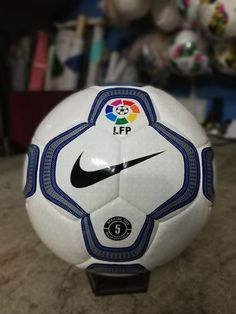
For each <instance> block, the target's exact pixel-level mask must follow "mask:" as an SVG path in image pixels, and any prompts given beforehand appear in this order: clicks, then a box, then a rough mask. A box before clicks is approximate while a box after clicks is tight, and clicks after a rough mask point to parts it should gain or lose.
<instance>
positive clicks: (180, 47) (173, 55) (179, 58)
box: [169, 30, 210, 76]
mask: <svg viewBox="0 0 236 314" xmlns="http://www.w3.org/2000/svg"><path fill="white" fill-rule="evenodd" d="M169 63H170V68H171V70H172V71H173V72H174V73H176V74H181V75H185V76H191V75H198V74H204V73H208V72H209V71H210V66H209V57H208V55H207V44H206V42H205V41H204V39H203V38H202V37H200V35H198V34H197V33H196V32H194V31H190V30H182V31H180V32H179V33H177V35H176V37H175V38H174V42H173V44H172V45H171V46H170V47H169Z"/></svg>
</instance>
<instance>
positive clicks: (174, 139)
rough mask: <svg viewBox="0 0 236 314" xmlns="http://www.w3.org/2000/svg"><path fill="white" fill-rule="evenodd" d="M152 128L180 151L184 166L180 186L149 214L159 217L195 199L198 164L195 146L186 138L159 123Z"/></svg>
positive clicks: (197, 182) (198, 181)
mask: <svg viewBox="0 0 236 314" xmlns="http://www.w3.org/2000/svg"><path fill="white" fill-rule="evenodd" d="M153 128H154V129H155V130H156V131H157V132H158V133H159V134H161V135H162V136H163V137H164V138H165V139H166V140H167V141H169V142H170V143H171V144H172V145H174V146H175V147H176V148H177V149H178V150H179V151H180V153H181V154H182V156H183V159H184V166H185V171H184V183H183V186H182V188H181V189H180V190H179V191H178V192H177V193H176V194H175V195H173V196H172V197H171V198H170V199H168V200H167V201H166V202H164V203H163V204H161V205H160V206H159V207H158V208H156V209H155V210H154V211H153V212H152V213H151V215H150V216H151V217H152V218H154V219H160V218H163V217H164V216H166V215H168V214H170V213H171V212H173V211H175V210H177V209H179V208H181V207H183V206H186V205H187V204H189V203H191V202H192V201H193V200H194V199H195V197H196V195H197V193H198V190H199V185H200V165H199V157H198V152H197V150H196V148H195V147H194V145H193V144H192V143H191V142H189V141H188V140H187V139H186V138H184V137H183V136H181V135H179V134H177V133H175V132H174V131H172V130H170V129H169V128H167V127H166V126H164V125H163V124H161V123H156V124H154V125H153Z"/></svg>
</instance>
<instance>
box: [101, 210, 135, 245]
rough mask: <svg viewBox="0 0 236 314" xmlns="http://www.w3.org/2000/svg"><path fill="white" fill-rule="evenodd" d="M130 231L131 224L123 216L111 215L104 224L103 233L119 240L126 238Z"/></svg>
mask: <svg viewBox="0 0 236 314" xmlns="http://www.w3.org/2000/svg"><path fill="white" fill-rule="evenodd" d="M131 231H132V225H131V223H130V222H129V220H128V219H126V218H124V217H118V216H117V217H112V218H110V219H108V220H107V221H106V223H105V225H104V233H105V235H106V236H107V237H108V238H109V239H111V240H114V241H120V240H124V239H125V238H127V237H128V236H129V235H130V233H131Z"/></svg>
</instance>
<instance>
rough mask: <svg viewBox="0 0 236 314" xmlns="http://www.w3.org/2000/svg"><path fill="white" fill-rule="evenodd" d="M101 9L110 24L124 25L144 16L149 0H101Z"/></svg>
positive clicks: (148, 7)
mask: <svg viewBox="0 0 236 314" xmlns="http://www.w3.org/2000/svg"><path fill="white" fill-rule="evenodd" d="M101 7H102V9H103V11H104V12H105V14H106V16H107V17H108V18H109V20H110V22H111V23H112V24H115V25H122V24H123V25H124V24H127V22H128V21H133V20H137V19H139V18H141V17H143V16H144V15H146V14H147V12H148V11H149V10H150V7H151V0H102V1H101Z"/></svg>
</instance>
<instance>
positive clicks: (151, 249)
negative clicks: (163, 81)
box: [24, 86, 214, 275]
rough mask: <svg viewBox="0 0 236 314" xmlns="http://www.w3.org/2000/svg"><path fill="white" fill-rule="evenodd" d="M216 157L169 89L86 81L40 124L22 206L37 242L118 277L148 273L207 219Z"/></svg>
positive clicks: (71, 260) (31, 150) (69, 259)
mask: <svg viewBox="0 0 236 314" xmlns="http://www.w3.org/2000/svg"><path fill="white" fill-rule="evenodd" d="M212 161H213V152H212V148H211V146H210V143H209V141H208V139H207V137H206V135H205V133H204V131H203V130H202V128H201V127H200V126H199V125H198V123H197V122H196V120H195V119H194V118H193V116H192V115H191V114H190V113H189V112H188V111H187V110H186V109H185V108H184V107H183V106H182V105H181V104H180V103H179V102H178V101H177V100H175V99H174V98H172V97H171V96H169V95H168V94H166V93H165V92H163V91H161V90H158V89H156V88H153V87H150V86H146V87H132V86H116V87H115V86H107V87H98V86H95V87H90V88H88V89H85V90H83V91H80V92H78V93H76V94H74V95H72V96H70V97H69V98H67V99H65V100H64V101H63V102H62V103H61V104H59V105H58V106H57V107H56V108H55V109H54V110H52V111H51V113H49V115H48V116H47V117H46V118H45V119H44V120H43V122H42V123H41V124H40V126H39V127H38V129H37V130H36V132H35V134H34V136H33V139H32V143H31V145H30V148H29V152H28V154H27V157H26V162H25V170H24V193H25V197H26V208H27V211H28V214H29V218H30V220H31V222H32V225H33V227H34V229H35V231H36V232H37V234H38V235H39V237H40V238H41V240H42V241H43V242H44V243H45V244H46V245H47V246H48V247H49V248H50V249H51V250H52V251H53V252H54V253H55V254H56V255H57V256H59V257H60V258H62V259H63V260H65V261H67V262H68V263H71V264H73V265H76V266H78V267H80V268H83V269H87V270H90V271H94V272H98V273H99V272H100V273H103V274H113V275H114V274H122V275H123V274H136V273H139V272H143V271H146V270H152V269H153V268H155V267H156V266H159V265H162V264H164V263H166V262H168V261H170V260H171V259H173V258H174V257H175V256H177V255H178V254H179V253H180V252H181V251H182V250H183V249H184V248H185V247H186V246H187V245H188V244H189V243H190V242H191V241H192V240H193V238H194V237H195V236H196V235H197V234H198V233H199V231H200V230H201V229H202V227H203V225H204V224H205V223H206V221H207V218H208V216H209V213H210V211H211V207H212V200H213V196H214V188H213V166H212Z"/></svg>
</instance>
